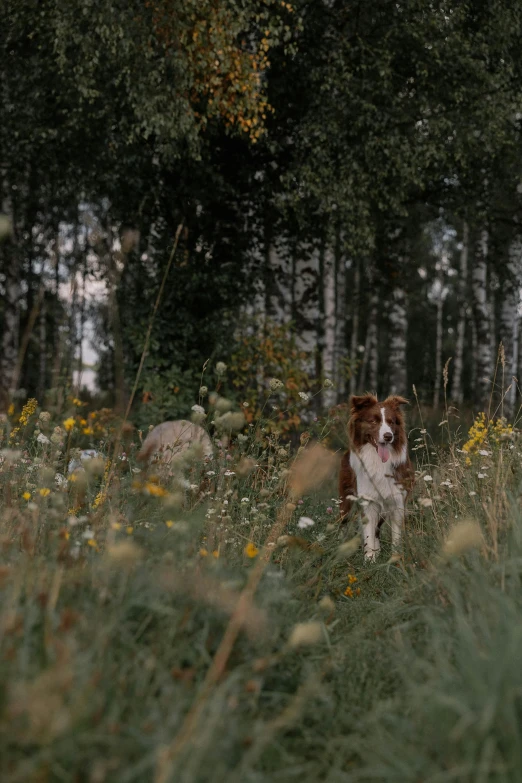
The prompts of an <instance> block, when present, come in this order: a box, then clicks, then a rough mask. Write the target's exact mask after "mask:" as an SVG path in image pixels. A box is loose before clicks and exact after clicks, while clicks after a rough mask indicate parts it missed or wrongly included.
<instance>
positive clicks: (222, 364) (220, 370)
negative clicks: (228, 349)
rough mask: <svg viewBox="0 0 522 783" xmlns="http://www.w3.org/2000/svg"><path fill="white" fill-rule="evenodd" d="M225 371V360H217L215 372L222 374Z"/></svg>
mask: <svg viewBox="0 0 522 783" xmlns="http://www.w3.org/2000/svg"><path fill="white" fill-rule="evenodd" d="M226 371H227V365H226V364H225V362H218V363H217V364H216V373H217V374H218V375H224V374H225V373H226Z"/></svg>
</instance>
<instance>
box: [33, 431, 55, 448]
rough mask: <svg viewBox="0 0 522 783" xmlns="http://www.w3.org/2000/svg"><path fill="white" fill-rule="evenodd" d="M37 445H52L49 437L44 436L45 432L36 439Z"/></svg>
mask: <svg viewBox="0 0 522 783" xmlns="http://www.w3.org/2000/svg"><path fill="white" fill-rule="evenodd" d="M36 441H37V443H41V444H42V445H45V444H46V443H50V442H51V441H50V440H49V438H48V437H47V435H44V434H43V432H40V434H39V435H38V437H37V438H36Z"/></svg>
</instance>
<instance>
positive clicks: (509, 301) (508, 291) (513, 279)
mask: <svg viewBox="0 0 522 783" xmlns="http://www.w3.org/2000/svg"><path fill="white" fill-rule="evenodd" d="M521 268H522V236H520V235H517V236H516V237H514V239H513V240H512V242H511V243H510V245H509V250H508V264H507V277H506V279H505V280H504V284H503V286H502V306H501V310H500V339H501V341H502V345H503V346H504V355H505V377H504V378H503V382H504V383H503V385H504V386H505V388H503V390H502V392H503V394H504V392H505V391H506V389H507V388H509V391H508V392H507V394H506V396H505V397H504V406H503V407H504V413H505V415H506V416H512V415H513V411H514V407H515V400H516V388H517V387H516V381H514V380H513V379H514V378H516V376H517V373H518V342H519V320H520V316H519V312H518V307H519V302H520V281H521ZM503 370H504V368H503Z"/></svg>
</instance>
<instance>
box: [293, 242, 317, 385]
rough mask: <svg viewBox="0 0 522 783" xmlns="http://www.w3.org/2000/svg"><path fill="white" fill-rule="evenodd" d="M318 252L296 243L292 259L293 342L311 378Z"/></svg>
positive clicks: (315, 334) (314, 372) (313, 365)
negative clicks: (304, 357)
mask: <svg viewBox="0 0 522 783" xmlns="http://www.w3.org/2000/svg"><path fill="white" fill-rule="evenodd" d="M319 269H320V249H319V248H318V247H313V246H312V245H310V244H308V243H299V244H298V246H297V255H296V260H295V279H294V313H295V317H294V320H295V325H296V343H297V346H298V348H299V350H301V351H303V352H305V353H306V354H307V359H306V360H305V370H306V372H308V374H309V375H310V377H314V375H315V374H316V371H317V365H316V360H317V356H316V354H317V330H318V325H319Z"/></svg>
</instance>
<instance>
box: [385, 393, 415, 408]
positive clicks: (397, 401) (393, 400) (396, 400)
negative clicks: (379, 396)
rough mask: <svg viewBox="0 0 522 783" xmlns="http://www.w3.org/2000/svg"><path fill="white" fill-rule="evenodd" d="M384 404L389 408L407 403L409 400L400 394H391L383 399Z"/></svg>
mask: <svg viewBox="0 0 522 783" xmlns="http://www.w3.org/2000/svg"><path fill="white" fill-rule="evenodd" d="M384 404H385V405H389V406H390V408H398V407H399V406H400V405H409V404H410V401H409V400H407V399H406V398H405V397H401V396H400V395H397V394H392V396H391V397H388V398H387V399H386V400H384Z"/></svg>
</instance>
